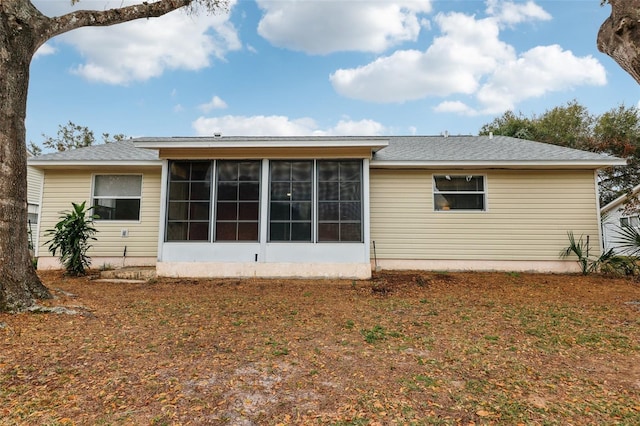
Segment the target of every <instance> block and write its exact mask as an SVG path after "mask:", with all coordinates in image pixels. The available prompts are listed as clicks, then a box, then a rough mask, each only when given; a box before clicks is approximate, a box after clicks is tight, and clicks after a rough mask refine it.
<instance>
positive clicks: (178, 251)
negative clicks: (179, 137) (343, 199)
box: [156, 157, 371, 279]
mask: <svg viewBox="0 0 640 426" xmlns="http://www.w3.org/2000/svg"><path fill="white" fill-rule="evenodd" d="M294 158H295V157H294ZM268 161H269V160H266V159H263V160H262V162H263V163H262V169H261V171H262V175H261V181H260V182H261V183H260V187H261V189H260V219H259V237H258V241H255V242H253V241H252V242H249V241H239V242H235V241H218V242H206V241H205V242H203V241H172V242H165V241H164V240H163V237H161V239H160V242H159V246H158V262H157V264H156V273H157V275H158V276H169V277H256V276H259V277H293V278H302V277H304V278H312V277H313V278H325V277H334V278H357V279H365V278H370V277H371V266H370V262H369V259H370V253H369V240H368V235H369V234H368V231H367V230H368V227H369V215H368V208H367V206H368V205H369V204H368V203H369V199H368V191H367V188H368V186H369V163H368V160H366V159H364V160H363V165H362V167H363V169H362V188H363V191H362V213H363V216H362V227H363V241H362V242H340V243H333V242H313V243H311V242H301V241H294V242H285V241H279V242H268V236H267V234H268V211H269V184H268V182H269V163H268ZM163 170H164V172H163V175H164V177H163V178H162V182H166V181H167V173H168V163H167V162H165V164H164V166H163ZM315 182H316V181H315V178H314V184H315ZM163 193H164V194H165V195H163V197H166V187H165V188H163ZM315 197H316V195H314V199H315ZM314 202H315V201H314ZM160 215H161V216H160V217H162V218H163V219H162V220H161V222H160V233H161V234H160V235H163V233H164V223H165V220H164V217H165V215H166V206H163V207H162V210H161V213H160ZM316 215H317V212H315V213H313V215H312V217H313V218H314V219H313V220H312V223H314V226H315V225H316V224H317V220H316ZM212 226H215V225H213V224H212Z"/></svg>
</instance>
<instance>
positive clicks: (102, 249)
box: [39, 168, 161, 267]
mask: <svg viewBox="0 0 640 426" xmlns="http://www.w3.org/2000/svg"><path fill="white" fill-rule="evenodd" d="M94 173H99V174H109V173H113V174H126V173H132V174H139V173H141V172H140V171H139V170H137V171H136V170H123V169H119V170H117V171H115V170H96V171H94ZM92 176H93V174H92V172H86V171H76V170H73V171H57V170H47V172H46V174H45V179H44V192H43V200H42V214H41V217H42V219H41V226H40V235H41V237H40V241H41V245H40V251H39V255H40V256H46V255H49V252H48V250H47V248H46V245H44V242H46V241H47V240H48V239H49V237H45V236H43V233H44V232H45V230H47V229H51V228H53V227H54V226H55V224H56V223H57V222H58V220H59V216H60V215H61V212H63V211H69V210H70V209H71V203H72V202H74V203H81V202H83V201H86V202H87V205H90V204H91V185H92ZM160 180H161V178H160V169H159V168H158V169H157V170H155V169H154V170H145V171H144V172H142V201H141V206H140V221H113V222H112V221H96V222H95V227H96V229H97V230H98V233H97V234H96V235H95V237H96V238H97V240H96V241H93V242H92V243H91V244H92V248H91V249H90V250H89V253H88V254H89V256H109V257H111V256H116V257H118V256H122V255H123V252H124V248H125V246H126V247H127V257H133V256H153V257H155V256H156V253H157V247H158V223H159V216H160ZM122 229H127V230H128V231H129V236H128V237H126V238H123V237H121V230H122ZM94 266H96V267H97V266H100V265H94Z"/></svg>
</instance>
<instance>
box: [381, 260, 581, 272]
mask: <svg viewBox="0 0 640 426" xmlns="http://www.w3.org/2000/svg"><path fill="white" fill-rule="evenodd" d="M372 268H374V269H375V268H378V269H380V270H394V269H395V270H426V271H457V272H460V271H502V272H538V273H554V274H566V273H577V272H580V266H579V265H578V263H577V262H575V261H572V260H567V261H560V260H558V261H551V260H550V261H544V260H539V261H518V260H501V261H493V260H402V259H378V261H377V262H372Z"/></svg>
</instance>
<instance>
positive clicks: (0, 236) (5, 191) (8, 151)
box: [0, 0, 227, 311]
mask: <svg viewBox="0 0 640 426" xmlns="http://www.w3.org/2000/svg"><path fill="white" fill-rule="evenodd" d="M70 1H71V0H70ZM195 4H200V5H202V6H203V7H204V8H206V9H207V10H208V11H211V12H215V11H217V10H219V9H221V8H224V7H225V6H226V4H227V1H226V0H160V1H157V2H150V3H143V4H139V5H133V6H127V7H121V8H116V9H109V10H104V11H87V10H78V11H75V12H72V13H69V14H66V15H63V16H58V17H52V18H49V17H46V16H44V15H43V14H42V13H40V11H38V10H37V9H36V8H35V7H34V6H33V4H31V2H30V1H29V0H0V311H17V310H21V309H24V308H26V307H28V306H31V305H32V304H33V303H34V302H35V299H44V298H50V297H51V294H50V293H49V290H48V289H47V288H46V287H45V286H44V285H43V284H42V283H41V281H40V279H39V278H38V276H37V274H36V271H35V269H34V267H33V264H32V263H31V256H30V253H29V245H28V233H27V148H26V143H25V138H26V132H25V119H26V111H27V90H28V87H29V67H30V64H31V59H32V58H33V54H34V53H35V51H36V50H37V49H38V48H39V47H40V46H42V45H43V44H44V43H45V42H46V41H47V40H49V39H50V38H52V37H54V36H56V35H59V34H62V33H65V32H67V31H71V30H73V29H76V28H80V27H84V26H107V25H114V24H118V23H122V22H127V21H132V20H135V19H140V18H151V17H158V16H162V15H164V14H166V13H169V12H171V11H173V10H176V9H179V8H182V7H188V6H194V5H195Z"/></svg>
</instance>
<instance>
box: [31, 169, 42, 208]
mask: <svg viewBox="0 0 640 426" xmlns="http://www.w3.org/2000/svg"><path fill="white" fill-rule="evenodd" d="M43 179H44V173H43V172H42V170H38V169H36V168H33V167H31V166H28V167H27V202H28V203H29V204H35V205H40V194H42V181H43Z"/></svg>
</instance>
